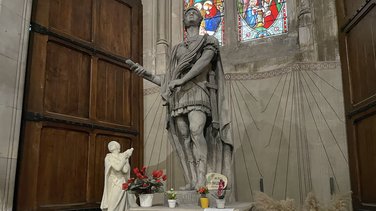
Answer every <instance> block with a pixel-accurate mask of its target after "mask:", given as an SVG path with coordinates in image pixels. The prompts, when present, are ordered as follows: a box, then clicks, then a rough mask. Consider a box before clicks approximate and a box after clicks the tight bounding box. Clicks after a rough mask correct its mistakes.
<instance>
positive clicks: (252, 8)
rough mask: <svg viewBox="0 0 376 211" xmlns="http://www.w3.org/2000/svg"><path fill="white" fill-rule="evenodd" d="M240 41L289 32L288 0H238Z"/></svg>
mask: <svg viewBox="0 0 376 211" xmlns="http://www.w3.org/2000/svg"><path fill="white" fill-rule="evenodd" d="M237 6H238V26H239V28H238V30H239V31H238V33H239V41H242V42H244V41H249V40H254V39H259V38H264V37H271V36H276V35H281V34H284V33H287V31H288V30H287V8H286V0H237Z"/></svg>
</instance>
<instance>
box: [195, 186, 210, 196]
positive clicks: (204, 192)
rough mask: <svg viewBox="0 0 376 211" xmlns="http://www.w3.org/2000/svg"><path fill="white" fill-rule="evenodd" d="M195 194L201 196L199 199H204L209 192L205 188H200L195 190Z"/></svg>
mask: <svg viewBox="0 0 376 211" xmlns="http://www.w3.org/2000/svg"><path fill="white" fill-rule="evenodd" d="M197 193H199V194H201V197H205V196H206V194H207V193H209V190H208V188H207V187H206V186H202V187H200V188H199V189H198V190H197Z"/></svg>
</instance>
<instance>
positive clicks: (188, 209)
mask: <svg viewBox="0 0 376 211" xmlns="http://www.w3.org/2000/svg"><path fill="white" fill-rule="evenodd" d="M214 203H215V202H214ZM252 207H253V204H252V203H250V202H234V203H230V204H226V206H225V209H216V208H215V205H214V206H210V208H207V209H205V210H208V211H209V210H210V211H221V210H226V211H227V210H233V211H250V210H251V209H252ZM130 210H132V211H151V210H158V211H198V210H201V211H202V210H204V209H202V208H201V207H200V206H198V205H184V204H179V205H178V206H177V207H176V208H169V207H168V206H162V205H153V206H152V207H135V208H131V209H130Z"/></svg>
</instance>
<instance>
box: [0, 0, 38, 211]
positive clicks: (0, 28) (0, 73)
mask: <svg viewBox="0 0 376 211" xmlns="http://www.w3.org/2000/svg"><path fill="white" fill-rule="evenodd" d="M31 4H32V1H31V0H0V210H4V211H5V210H12V206H13V197H14V185H15V175H16V166H17V153H18V144H19V135H20V125H21V112H22V100H23V91H24V90H23V89H24V81H25V80H24V78H25V68H26V56H27V46H28V36H29V30H28V29H29V23H30V13H31Z"/></svg>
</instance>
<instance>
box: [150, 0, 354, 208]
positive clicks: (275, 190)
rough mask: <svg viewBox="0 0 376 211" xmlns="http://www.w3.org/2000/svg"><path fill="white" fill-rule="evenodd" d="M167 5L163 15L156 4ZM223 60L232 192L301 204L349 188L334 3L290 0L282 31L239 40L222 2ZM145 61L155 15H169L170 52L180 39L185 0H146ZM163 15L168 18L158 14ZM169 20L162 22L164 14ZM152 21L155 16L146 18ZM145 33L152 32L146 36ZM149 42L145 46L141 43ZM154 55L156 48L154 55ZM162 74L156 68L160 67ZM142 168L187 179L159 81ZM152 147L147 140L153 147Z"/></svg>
mask: <svg viewBox="0 0 376 211" xmlns="http://www.w3.org/2000/svg"><path fill="white" fill-rule="evenodd" d="M162 1H164V3H163V4H165V5H167V9H166V10H164V11H161V10H158V9H156V8H158V7H157V5H156V4H159V3H161V2H162ZM225 4H226V5H225V7H226V9H225V14H226V15H225V24H226V25H225V35H224V46H223V47H221V49H220V50H221V56H222V60H223V65H224V71H225V73H226V85H227V94H228V95H227V97H228V99H229V100H230V108H231V116H232V134H233V140H234V144H235V149H234V152H235V153H234V171H235V177H236V178H235V186H234V187H233V188H234V190H235V197H236V198H237V199H238V200H240V201H254V197H255V193H256V192H257V191H260V180H262V181H263V186H264V191H265V193H267V194H268V195H270V196H272V197H273V198H276V199H285V198H292V199H294V200H295V202H296V204H298V205H301V204H303V203H304V199H305V197H306V196H307V194H308V192H314V193H315V194H316V195H317V197H318V199H319V200H320V201H321V202H322V203H323V204H325V203H328V201H329V200H330V199H331V195H332V194H341V193H348V192H349V191H350V182H349V170H348V156H347V145H346V133H345V123H344V118H345V117H344V110H343V107H344V106H343V93H342V81H341V68H340V61H339V53H338V41H337V34H338V29H337V20H336V12H335V2H334V1H325V0H319V1H310V0H288V1H287V6H288V33H287V34H283V35H280V36H275V37H270V38H265V39H258V40H254V41H249V42H244V43H241V42H239V41H238V40H237V18H236V17H237V16H236V5H235V1H226V2H225ZM143 9H144V29H146V30H147V31H148V33H144V66H145V67H146V68H149V69H150V70H155V69H158V68H159V69H163V68H166V67H162V68H161V67H156V65H158V64H157V62H156V61H157V60H159V59H160V57H161V56H162V57H163V56H168V55H167V54H165V55H161V54H157V53H156V52H157V50H156V49H157V47H156V46H157V45H158V44H157V43H158V39H157V36H156V34H155V33H156V32H157V28H158V27H159V26H161V24H160V23H158V21H156V20H158V18H157V17H159V16H160V15H161V14H160V12H169V13H170V14H168V15H167V17H169V18H170V20H166V21H167V22H168V24H167V25H163V26H164V27H165V31H164V32H165V33H166V35H167V36H166V37H167V43H168V48H171V46H173V45H175V44H177V43H179V42H180V41H181V40H182V39H183V32H182V28H183V26H182V23H181V20H182V11H183V3H182V1H172V0H158V1H153V0H144V1H143ZM164 15H165V14H164ZM167 19H168V18H167ZM149 20H154V21H149ZM149 30H152V31H151V32H150V31H149ZM145 42H146V43H145ZM152 52H154V53H152ZM157 74H158V73H157ZM144 84H145V87H144V104H145V108H144V114H145V139H144V140H145V142H147V143H148V144H146V145H145V165H149V166H152V167H159V168H161V167H162V168H166V169H167V171H168V172H170V173H169V174H170V176H172V177H173V178H172V181H170V182H169V185H170V186H172V187H174V188H178V187H179V186H181V185H183V184H184V181H183V177H182V173H181V168H180V165H179V164H178V161H177V158H176V156H175V155H174V153H173V152H171V148H170V146H169V142H168V137H167V133H166V131H164V132H162V131H160V130H161V129H162V128H163V124H164V118H163V117H164V115H165V109H164V107H162V106H161V99H160V97H159V93H158V87H155V86H153V85H152V84H150V83H148V82H146V81H145V83H144ZM152 143H153V144H152Z"/></svg>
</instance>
